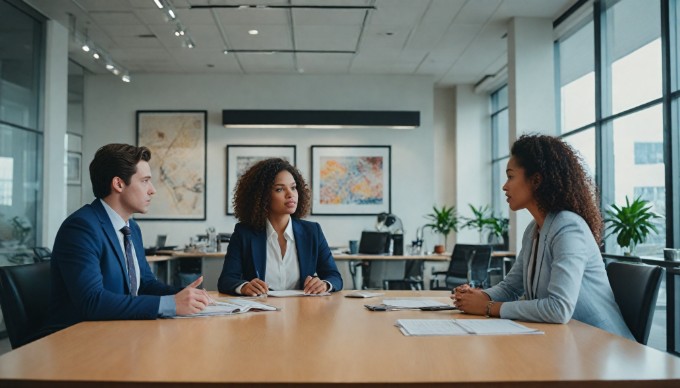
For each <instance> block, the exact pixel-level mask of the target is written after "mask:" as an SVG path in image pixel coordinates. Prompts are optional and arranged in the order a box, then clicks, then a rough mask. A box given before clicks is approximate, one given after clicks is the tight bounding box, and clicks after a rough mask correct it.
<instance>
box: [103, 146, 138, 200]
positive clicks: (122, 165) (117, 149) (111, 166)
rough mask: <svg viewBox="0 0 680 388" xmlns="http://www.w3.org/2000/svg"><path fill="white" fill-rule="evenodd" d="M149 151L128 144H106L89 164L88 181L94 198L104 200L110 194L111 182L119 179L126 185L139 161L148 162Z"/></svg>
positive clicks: (135, 170)
mask: <svg viewBox="0 0 680 388" xmlns="http://www.w3.org/2000/svg"><path fill="white" fill-rule="evenodd" d="M150 159H151V151H149V149H148V148H146V147H135V146H132V145H129V144H115V143H114V144H107V145H105V146H103V147H101V148H100V149H98V150H97V153H95V154H94V159H92V163H90V181H92V192H93V193H94V196H95V197H96V198H106V197H107V196H108V195H109V194H111V181H112V180H113V178H115V177H119V178H120V179H122V180H123V182H125V184H126V185H129V184H130V178H131V177H132V176H133V175H134V174H135V173H136V172H137V163H139V161H140V160H143V161H145V162H148V161H149V160H150Z"/></svg>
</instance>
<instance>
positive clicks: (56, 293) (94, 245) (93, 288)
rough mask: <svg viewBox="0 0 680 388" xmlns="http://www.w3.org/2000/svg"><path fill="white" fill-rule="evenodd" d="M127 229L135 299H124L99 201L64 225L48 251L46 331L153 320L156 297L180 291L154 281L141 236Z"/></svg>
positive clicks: (122, 272) (123, 271)
mask: <svg viewBox="0 0 680 388" xmlns="http://www.w3.org/2000/svg"><path fill="white" fill-rule="evenodd" d="M129 223H130V229H131V230H132V242H133V244H134V247H135V253H136V255H137V262H138V264H139V272H140V281H139V291H138V296H136V297H133V296H132V295H131V294H130V288H129V284H128V283H129V280H128V276H127V265H126V264H125V253H124V252H123V250H122V248H121V246H120V242H119V240H118V237H117V235H116V231H115V230H113V225H112V224H111V220H110V219H109V215H108V214H107V213H106V209H104V205H102V203H101V202H100V200H99V199H95V200H94V201H93V202H92V203H91V204H89V205H85V206H83V207H82V208H80V209H79V210H77V211H76V212H75V213H73V214H71V215H70V216H69V217H68V218H67V219H66V220H65V221H64V223H63V224H62V225H61V227H60V228H59V232H58V233H57V237H56V239H55V242H54V248H53V249H52V260H51V279H52V285H51V289H52V295H51V296H50V311H49V318H48V325H49V326H52V327H65V326H70V325H73V324H75V323H78V322H81V321H103V320H116V319H155V318H156V317H157V316H158V306H159V304H160V296H161V295H173V294H175V293H177V292H179V291H180V290H181V289H179V288H176V287H171V286H167V285H165V284H163V283H161V282H159V281H158V280H156V278H155V276H154V275H153V273H152V272H151V268H150V267H149V263H147V261H146V256H145V254H144V246H143V243H142V232H141V231H140V229H139V226H138V225H137V223H136V222H135V221H134V220H132V219H130V222H129Z"/></svg>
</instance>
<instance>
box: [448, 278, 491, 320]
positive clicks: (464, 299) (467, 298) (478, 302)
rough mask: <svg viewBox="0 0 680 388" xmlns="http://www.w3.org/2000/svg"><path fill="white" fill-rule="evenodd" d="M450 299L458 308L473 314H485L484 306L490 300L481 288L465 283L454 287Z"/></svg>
mask: <svg viewBox="0 0 680 388" xmlns="http://www.w3.org/2000/svg"><path fill="white" fill-rule="evenodd" d="M451 299H453V303H454V304H455V305H456V307H458V310H460V311H462V312H464V313H467V314H474V315H486V306H487V304H488V303H489V301H490V300H491V298H489V295H487V294H486V293H485V292H483V291H482V290H481V289H479V288H472V287H470V286H469V285H467V284H463V285H462V286H458V287H456V288H454V289H453V294H451Z"/></svg>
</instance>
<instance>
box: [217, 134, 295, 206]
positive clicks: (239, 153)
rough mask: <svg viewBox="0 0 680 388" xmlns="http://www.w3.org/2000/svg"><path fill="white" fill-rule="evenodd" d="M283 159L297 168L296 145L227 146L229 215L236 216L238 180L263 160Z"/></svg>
mask: <svg viewBox="0 0 680 388" xmlns="http://www.w3.org/2000/svg"><path fill="white" fill-rule="evenodd" d="M268 158H281V159H285V160H287V161H288V162H289V163H290V164H292V165H293V166H295V163H296V158H297V155H296V147H295V146H294V145H243V144H236V145H228V146H227V206H226V208H227V214H229V215H232V214H234V204H233V199H234V188H235V187H236V182H237V181H238V178H239V177H240V176H241V175H243V173H244V172H246V170H248V169H249V168H250V167H251V166H252V165H253V164H255V163H257V162H259V161H260V160H263V159H268Z"/></svg>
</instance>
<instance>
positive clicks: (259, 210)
mask: <svg viewBox="0 0 680 388" xmlns="http://www.w3.org/2000/svg"><path fill="white" fill-rule="evenodd" d="M281 171H288V172H289V173H290V174H291V175H292V176H293V179H295V184H296V186H297V192H298V205H297V209H295V213H293V214H292V216H293V217H296V218H303V217H304V216H306V215H307V213H308V212H309V207H310V201H311V191H310V189H309V186H308V185H307V183H306V182H305V179H304V178H303V177H302V174H300V171H298V169H297V168H295V167H293V165H291V164H290V163H288V162H287V161H286V160H284V159H280V158H272V159H264V160H261V161H259V162H257V163H255V164H254V165H253V166H252V167H250V168H249V169H248V170H247V171H246V172H245V173H244V174H243V175H241V177H240V178H239V179H238V182H237V183H236V188H234V200H233V205H234V215H235V216H236V218H237V219H238V220H239V221H240V222H242V223H244V224H246V225H249V226H251V227H253V228H255V229H258V230H264V229H265V226H266V225H267V223H266V221H267V217H268V216H269V210H270V208H271V191H272V185H273V184H274V179H275V178H276V175H277V174H278V173H280V172H281Z"/></svg>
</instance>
